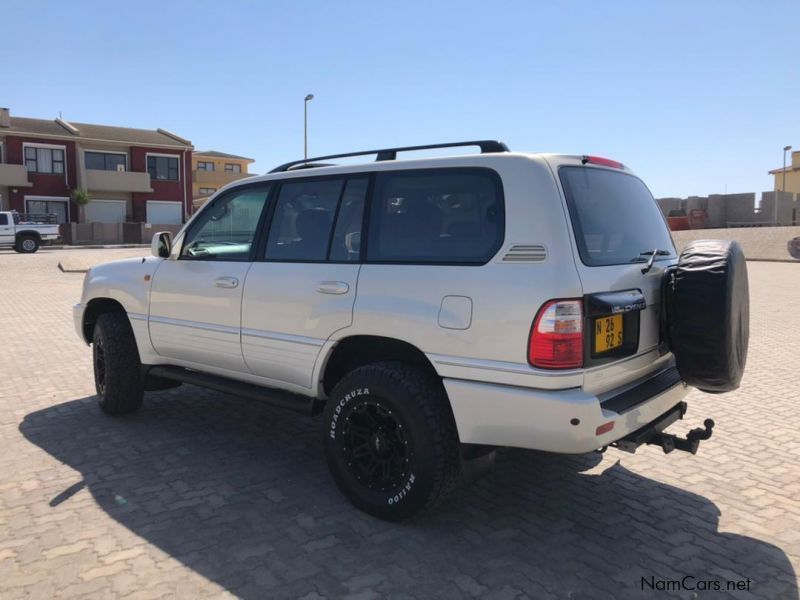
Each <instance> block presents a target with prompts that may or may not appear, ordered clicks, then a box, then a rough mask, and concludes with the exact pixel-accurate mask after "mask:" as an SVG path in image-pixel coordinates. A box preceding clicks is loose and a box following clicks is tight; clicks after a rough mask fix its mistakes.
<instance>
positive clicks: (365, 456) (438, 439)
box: [324, 362, 461, 521]
mask: <svg viewBox="0 0 800 600" xmlns="http://www.w3.org/2000/svg"><path fill="white" fill-rule="evenodd" d="M324 435H325V441H324V444H325V454H326V457H327V460H328V467H329V468H330V470H331V474H332V475H333V478H334V480H335V481H336V484H337V486H338V487H339V489H340V490H341V492H342V493H343V494H344V495H345V496H346V497H347V498H348V499H349V500H350V501H351V502H352V503H353V504H354V505H355V506H356V507H358V508H360V509H361V510H363V511H365V512H367V513H369V514H371V515H374V516H376V517H379V518H381V519H387V520H391V521H397V520H401V519H405V518H408V517H410V516H412V515H414V514H416V513H418V512H420V511H423V510H427V509H430V508H433V507H434V506H436V505H437V504H438V503H439V502H440V501H441V500H442V499H444V498H445V497H446V495H447V494H448V492H449V491H450V490H452V488H453V487H454V486H455V485H456V484H457V483H458V482H459V481H460V479H461V472H460V454H459V444H458V435H457V433H456V428H455V422H454V421H453V415H452V413H451V412H450V407H449V405H448V402H447V397H446V394H445V391H444V388H443V386H442V384H441V381H439V380H438V379H436V378H435V376H433V375H432V374H429V373H427V372H425V371H424V370H422V369H420V368H418V367H414V366H412V365H408V364H405V363H400V362H384V363H375V364H371V365H366V366H363V367H360V368H358V369H356V370H354V371H352V372H350V373H349V374H348V375H346V376H345V377H344V378H343V379H342V381H340V382H339V383H338V384H337V385H336V387H335V388H334V389H333V392H332V393H331V397H330V399H329V400H328V403H327V405H326V407H325V433H324Z"/></svg>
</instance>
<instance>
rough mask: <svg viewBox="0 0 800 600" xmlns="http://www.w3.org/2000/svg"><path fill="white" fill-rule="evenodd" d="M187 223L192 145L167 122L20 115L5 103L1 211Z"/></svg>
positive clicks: (0, 139) (0, 114)
mask: <svg viewBox="0 0 800 600" xmlns="http://www.w3.org/2000/svg"><path fill="white" fill-rule="evenodd" d="M77 188H83V189H86V190H88V191H89V194H90V197H91V200H90V202H89V204H88V205H87V206H86V209H85V214H86V220H87V221H97V222H103V223H121V222H125V221H144V222H149V223H158V224H171V223H182V222H184V221H185V220H186V217H187V215H188V214H189V213H191V210H192V144H191V142H189V141H188V140H185V139H183V138H181V137H179V136H177V135H175V134H174V133H171V132H169V131H166V130H165V129H156V130H150V129H131V128H127V127H112V126H107V125H93V124H90V123H72V122H68V121H65V120H63V119H53V120H47V119H30V118H26V117H14V116H12V115H11V114H10V111H9V110H8V109H7V108H0V210H17V211H19V212H29V213H52V214H55V215H56V217H57V220H58V221H59V222H61V223H66V222H70V221H71V222H76V221H78V207H77V206H76V204H75V202H73V201H72V199H71V195H72V192H73V190H75V189H77Z"/></svg>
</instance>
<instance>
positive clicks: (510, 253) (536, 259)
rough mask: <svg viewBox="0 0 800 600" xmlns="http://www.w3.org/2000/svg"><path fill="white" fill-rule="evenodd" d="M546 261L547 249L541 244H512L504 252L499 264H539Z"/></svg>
mask: <svg viewBox="0 0 800 600" xmlns="http://www.w3.org/2000/svg"><path fill="white" fill-rule="evenodd" d="M545 260H547V248H545V247H544V245H543V244H514V245H512V246H510V247H509V248H508V250H506V253H505V254H504V255H503V258H501V259H500V262H504V263H540V262H544V261H545Z"/></svg>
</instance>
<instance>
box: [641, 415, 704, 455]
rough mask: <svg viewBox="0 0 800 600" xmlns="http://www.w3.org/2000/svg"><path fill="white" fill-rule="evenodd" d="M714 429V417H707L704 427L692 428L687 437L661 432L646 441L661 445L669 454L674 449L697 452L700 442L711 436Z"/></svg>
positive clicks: (665, 452)
mask: <svg viewBox="0 0 800 600" xmlns="http://www.w3.org/2000/svg"><path fill="white" fill-rule="evenodd" d="M713 431H714V421H713V420H712V419H706V420H705V421H703V427H697V428H696V429H692V430H691V431H690V432H689V433H687V434H686V437H685V438H681V437H678V436H676V435H672V434H669V433H663V432H659V433H656V434H654V435H653V436H652V437H651V438H650V439H649V440H647V442H646V443H647V444H650V445H654V446H661V449H662V450H663V451H664V454H669V453H670V452H672V451H673V450H683V451H684V452H691V453H692V454H697V449H698V448H699V446H700V442H702V441H703V440H707V439H708V438H710V437H711V434H712V433H713Z"/></svg>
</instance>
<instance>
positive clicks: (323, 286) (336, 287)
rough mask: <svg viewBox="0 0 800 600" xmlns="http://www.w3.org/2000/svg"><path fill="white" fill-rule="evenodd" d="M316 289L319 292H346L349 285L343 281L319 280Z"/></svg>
mask: <svg viewBox="0 0 800 600" xmlns="http://www.w3.org/2000/svg"><path fill="white" fill-rule="evenodd" d="M317 291H318V292H319V293H320V294H346V293H347V292H349V291H350V286H349V285H347V283H345V282H344V281H320V282H319V287H317Z"/></svg>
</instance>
